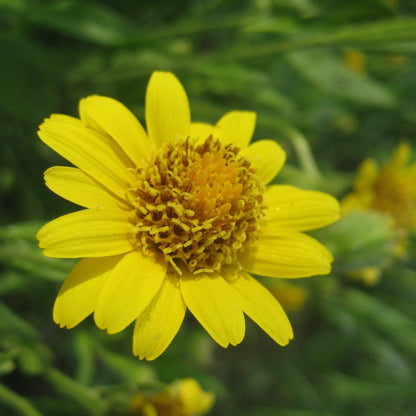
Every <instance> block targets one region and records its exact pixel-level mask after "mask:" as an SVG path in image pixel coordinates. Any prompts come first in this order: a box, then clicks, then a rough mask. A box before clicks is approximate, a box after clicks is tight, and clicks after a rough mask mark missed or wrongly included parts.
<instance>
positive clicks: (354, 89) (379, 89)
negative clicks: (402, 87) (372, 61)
mask: <svg viewBox="0 0 416 416" xmlns="http://www.w3.org/2000/svg"><path fill="white" fill-rule="evenodd" d="M287 59H288V61H289V62H290V63H291V64H292V66H293V67H294V68H295V69H296V71H297V72H298V73H299V74H300V75H301V76H302V77H303V78H305V79H306V80H308V81H309V82H311V83H313V84H315V85H316V86H317V87H319V88H321V89H322V90H324V91H326V92H327V93H328V94H332V95H334V96H336V97H339V98H342V99H345V100H348V101H352V102H355V103H357V104H361V105H368V106H377V107H393V106H394V105H395V104H396V99H395V97H394V95H393V94H392V93H391V92H390V91H389V90H388V89H387V88H386V87H384V86H382V85H381V84H379V83H377V82H376V81H373V80H372V79H370V78H368V77H367V76H365V75H360V74H356V73H354V72H352V71H350V70H348V68H347V67H346V66H345V65H344V64H343V63H342V62H341V61H340V60H339V59H338V58H336V57H335V56H333V55H332V54H331V53H329V52H328V51H321V50H314V51H297V52H291V53H289V54H288V55H287Z"/></svg>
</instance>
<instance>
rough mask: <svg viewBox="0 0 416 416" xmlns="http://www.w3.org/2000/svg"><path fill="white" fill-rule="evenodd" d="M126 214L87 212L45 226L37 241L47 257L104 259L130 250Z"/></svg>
mask: <svg viewBox="0 0 416 416" xmlns="http://www.w3.org/2000/svg"><path fill="white" fill-rule="evenodd" d="M128 219H129V213H128V212H126V211H121V210H119V211H110V210H104V209H86V210H83V211H77V212H73V213H71V214H67V215H63V216H62V217H59V218H56V219H55V220H53V221H50V222H48V223H47V224H46V225H44V226H43V227H42V228H41V229H40V230H39V232H38V234H37V236H36V238H37V239H38V240H39V247H41V248H43V249H44V250H43V254H44V255H45V256H49V257H64V258H65V257H66V258H78V257H104V256H112V255H115V254H122V253H126V252H127V251H130V250H132V245H131V243H130V242H129V241H128V239H127V234H128V231H129V227H131V224H130V223H129V221H128Z"/></svg>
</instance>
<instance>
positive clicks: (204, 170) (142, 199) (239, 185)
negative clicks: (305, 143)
mask: <svg viewBox="0 0 416 416" xmlns="http://www.w3.org/2000/svg"><path fill="white" fill-rule="evenodd" d="M262 194H263V186H262V185H261V184H260V183H259V181H258V180H257V177H256V175H255V169H253V168H252V167H251V166H250V163H249V161H248V160H247V159H245V158H244V157H243V156H241V155H240V154H239V148H237V147H236V146H234V145H232V144H226V145H224V144H222V143H221V142H220V141H219V140H216V139H214V138H213V137H212V136H210V137H209V138H208V139H206V140H205V141H204V142H202V143H199V144H198V143H197V142H195V141H192V140H190V139H189V138H188V139H186V140H182V141H178V142H176V143H166V144H164V145H163V147H162V148H161V149H159V151H158V152H157V154H156V155H155V156H154V157H153V159H152V160H151V162H150V163H149V164H148V165H147V166H146V167H144V168H142V169H138V172H137V184H136V187H135V188H134V189H133V190H132V191H131V199H132V202H133V205H134V207H135V213H134V218H133V219H132V222H133V224H134V233H133V241H134V243H135V244H136V245H137V248H138V249H141V250H142V251H143V252H144V253H145V254H150V253H152V252H153V253H156V252H159V253H161V254H162V255H163V256H164V257H165V259H166V260H167V261H168V263H169V264H170V265H171V266H172V268H173V270H175V271H176V272H177V273H178V274H182V272H183V271H184V270H186V271H188V272H189V273H192V274H198V273H203V272H208V273H209V272H213V271H220V270H221V269H222V267H223V266H228V265H236V264H237V254H238V253H239V252H240V251H241V250H243V249H244V248H246V247H247V245H249V244H252V243H253V242H255V240H256V238H257V230H258V228H259V221H260V220H261V218H262V217H263V209H264V206H263V196H262Z"/></svg>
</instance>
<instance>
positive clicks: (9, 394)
mask: <svg viewBox="0 0 416 416" xmlns="http://www.w3.org/2000/svg"><path fill="white" fill-rule="evenodd" d="M0 401H1V402H3V403H5V404H6V405H8V406H9V407H11V408H13V409H14V410H15V411H16V412H17V413H19V414H20V415H22V416H42V414H41V413H39V412H38V411H37V410H36V409H35V408H34V407H33V406H32V405H31V404H30V402H29V401H28V400H26V399H25V398H24V397H22V396H19V395H18V394H17V393H15V392H14V391H13V390H10V389H8V388H7V387H6V386H5V385H3V384H1V383H0Z"/></svg>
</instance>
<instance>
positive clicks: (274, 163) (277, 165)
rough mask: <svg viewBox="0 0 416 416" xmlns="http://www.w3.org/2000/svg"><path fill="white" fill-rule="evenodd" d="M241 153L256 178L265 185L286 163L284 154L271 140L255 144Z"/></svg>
mask: <svg viewBox="0 0 416 416" xmlns="http://www.w3.org/2000/svg"><path fill="white" fill-rule="evenodd" d="M241 153H242V155H243V156H244V157H246V158H247V159H248V160H249V161H250V163H251V166H253V167H254V168H255V169H256V170H257V172H256V174H257V176H258V177H259V178H260V179H261V180H262V182H263V183H264V184H265V185H267V184H268V183H269V182H270V181H271V180H273V179H274V177H275V176H276V175H277V174H278V173H279V172H280V169H282V167H283V165H284V163H285V161H286V152H285V151H284V150H283V149H282V148H281V147H280V146H279V145H278V144H277V143H276V142H275V141H273V140H260V141H258V142H255V143H253V144H251V145H250V146H248V147H246V148H244V149H243V150H242V151H241Z"/></svg>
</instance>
